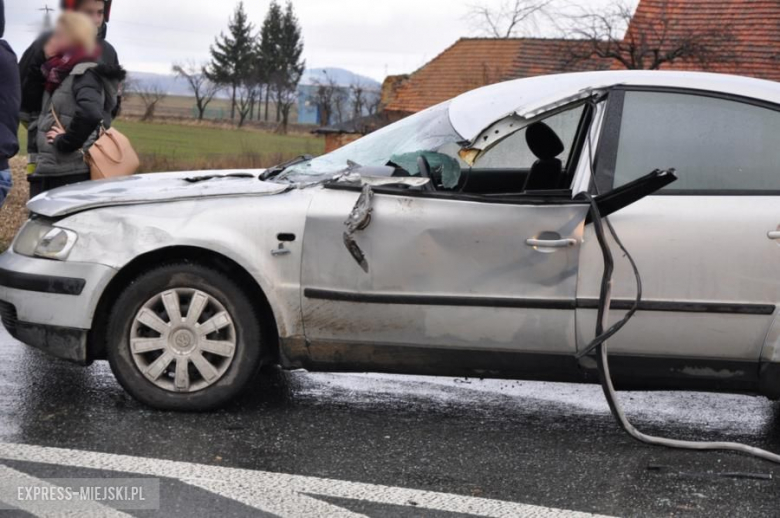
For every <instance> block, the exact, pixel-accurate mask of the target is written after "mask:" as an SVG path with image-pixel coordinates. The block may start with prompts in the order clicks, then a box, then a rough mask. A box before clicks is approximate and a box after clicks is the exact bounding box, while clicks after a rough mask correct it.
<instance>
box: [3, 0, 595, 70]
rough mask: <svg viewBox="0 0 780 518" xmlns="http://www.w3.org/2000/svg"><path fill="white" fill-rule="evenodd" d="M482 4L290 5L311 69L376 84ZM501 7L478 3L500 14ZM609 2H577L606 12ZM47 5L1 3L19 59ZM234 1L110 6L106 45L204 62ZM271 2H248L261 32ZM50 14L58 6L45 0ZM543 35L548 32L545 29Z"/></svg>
mask: <svg viewBox="0 0 780 518" xmlns="http://www.w3.org/2000/svg"><path fill="white" fill-rule="evenodd" d="M475 1H479V0H474V1H472V0H294V1H293V4H294V6H295V10H296V12H297V14H298V17H299V18H300V21H301V25H302V26H303V36H304V43H305V52H304V56H305V58H306V62H307V66H308V67H310V68H320V67H339V68H345V69H348V70H351V71H353V72H356V73H358V74H363V75H366V76H369V77H372V78H374V79H376V80H378V81H381V80H382V79H383V78H384V77H385V76H386V75H387V74H399V73H409V72H413V71H414V70H416V69H417V68H419V67H420V66H421V65H423V64H425V63H426V62H427V61H429V60H430V59H432V58H433V57H435V56H436V55H437V54H439V53H440V52H441V51H442V50H444V49H445V48H447V47H448V46H450V45H451V44H452V43H453V42H455V41H456V40H457V39H458V38H460V37H462V36H474V35H478V34H477V33H476V30H475V27H474V24H473V22H470V21H469V20H468V19H467V16H466V14H467V13H468V11H469V6H470V5H472V4H474V2H475ZM503 1H506V0H483V2H482V3H485V4H489V5H495V6H498V5H500V4H501V2H503ZM609 2H610V0H582V1H581V2H580V3H581V4H586V5H591V6H594V7H597V6H603V5H606V4H608V3H609ZM46 3H47V0H6V1H5V5H6V34H5V39H7V40H8V41H9V42H10V43H11V45H12V46H13V47H14V49H15V50H16V51H17V54H21V53H22V52H23V50H24V49H25V48H26V47H27V45H29V43H30V42H31V41H32V39H33V38H34V37H35V35H36V33H37V31H38V30H39V29H40V24H41V20H42V13H41V12H39V11H38V9H40V8H41V7H43V6H44V5H46ZM236 3H237V2H233V1H231V0H114V7H113V12H112V18H111V23H110V25H109V32H108V40H109V41H110V42H111V43H113V44H114V46H115V47H116V49H117V51H118V52H119V56H120V60H121V61H122V64H123V65H124V66H125V68H127V69H128V70H132V71H143V72H158V73H168V72H169V71H170V68H171V63H173V62H174V61H187V60H197V61H205V60H207V59H208V56H209V46H210V45H211V44H212V43H213V41H214V36H215V35H217V34H219V32H220V31H222V30H224V29H225V27H226V26H227V21H228V18H229V17H230V15H231V14H232V12H233V9H234V8H235V5H236ZM269 3H270V0H247V1H246V2H245V5H246V9H247V12H248V13H249V17H250V19H251V20H252V21H253V22H254V23H255V25H256V26H259V25H260V24H261V23H262V20H263V18H264V16H265V12H266V10H267V8H268V4H269ZM48 4H49V5H50V6H56V5H58V4H59V1H58V0H48ZM541 32H542V34H543V35H545V33H546V35H549V34H550V33H549V30H548V29H544V28H542V30H541Z"/></svg>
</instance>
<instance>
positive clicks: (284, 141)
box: [19, 120, 325, 171]
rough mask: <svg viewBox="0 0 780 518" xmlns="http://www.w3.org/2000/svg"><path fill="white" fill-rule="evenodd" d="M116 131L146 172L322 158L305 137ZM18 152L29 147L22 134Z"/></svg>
mask: <svg viewBox="0 0 780 518" xmlns="http://www.w3.org/2000/svg"><path fill="white" fill-rule="evenodd" d="M114 127H115V128H117V129H118V130H119V131H121V132H122V133H124V134H125V135H127V137H128V138H129V139H130V141H131V142H132V143H133V147H134V148H135V149H136V151H137V152H138V154H139V155H140V156H141V159H142V162H144V164H143V166H142V169H143V170H144V171H155V170H162V169H155V167H156V166H158V165H159V167H163V168H165V169H164V170H173V169H189V168H218V167H219V168H221V167H248V166H250V165H254V166H257V167H265V166H268V165H273V163H278V162H279V161H281V160H286V159H288V158H292V157H294V156H298V155H302V154H310V155H320V154H322V152H323V149H324V145H325V144H324V142H323V140H322V139H319V138H317V137H313V136H308V135H305V134H295V135H277V134H274V133H269V132H262V131H258V130H249V129H247V130H239V129H230V128H224V129H223V128H219V127H209V126H196V125H182V124H157V123H144V122H136V121H127V120H119V121H116V123H115V124H114ZM19 137H20V141H21V142H20V144H21V149H22V150H25V149H26V146H27V143H26V141H27V138H26V137H27V135H26V132H24V131H20V132H19Z"/></svg>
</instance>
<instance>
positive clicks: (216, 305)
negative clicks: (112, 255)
mask: <svg viewBox="0 0 780 518" xmlns="http://www.w3.org/2000/svg"><path fill="white" fill-rule="evenodd" d="M177 313H178V316H176V315H177ZM171 315H173V316H171ZM155 317H156V318H155ZM261 328H262V327H261V323H260V317H259V313H258V311H257V310H256V308H255V307H254V305H253V304H252V301H251V299H250V298H249V297H248V296H247V294H246V293H245V291H244V290H243V289H242V288H241V286H239V285H238V284H237V283H236V282H235V281H233V280H232V279H230V278H229V277H228V276H226V275H225V274H223V273H221V272H220V271H217V270H215V269H212V268H209V267H207V266H203V265H199V264H193V263H188V262H181V263H175V264H166V265H163V266H160V267H156V268H154V269H150V270H148V271H146V272H144V273H142V274H140V275H139V276H138V277H137V278H136V279H135V280H134V281H133V282H131V283H130V285H129V286H128V287H127V288H126V289H125V290H124V291H123V292H122V293H121V295H120V296H119V297H118V298H117V300H116V303H115V304H114V307H113V310H112V311H111V315H110V317H109V323H108V329H107V337H106V338H107V339H106V344H107V356H108V361H109V364H110V365H111V370H112V371H113V373H114V376H116V379H117V380H118V381H119V383H120V385H122V387H123V388H124V389H125V390H126V391H127V392H128V393H129V394H130V395H132V396H133V397H134V398H135V399H137V400H138V401H140V402H142V403H144V404H146V405H149V406H151V407H154V408H157V409H161V410H175V411H189V412H195V411H208V410H214V409H217V408H219V407H222V406H224V405H225V404H227V403H228V402H230V401H231V400H232V399H234V398H235V397H236V396H238V395H239V394H240V393H241V392H242V391H243V390H244V389H245V388H246V387H247V385H249V383H250V382H251V381H252V380H253V378H254V376H255V374H256V373H257V372H258V371H259V368H260V364H261V357H262V333H261ZM161 366H162V367H161Z"/></svg>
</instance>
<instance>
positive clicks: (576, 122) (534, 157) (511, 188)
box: [429, 105, 591, 196]
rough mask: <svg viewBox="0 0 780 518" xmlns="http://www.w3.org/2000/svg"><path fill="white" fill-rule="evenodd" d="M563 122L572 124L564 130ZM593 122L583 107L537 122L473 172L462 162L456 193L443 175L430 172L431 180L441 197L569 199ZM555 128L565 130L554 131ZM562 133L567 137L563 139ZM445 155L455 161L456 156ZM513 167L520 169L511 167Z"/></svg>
mask: <svg viewBox="0 0 780 518" xmlns="http://www.w3.org/2000/svg"><path fill="white" fill-rule="evenodd" d="M564 117H568V119H569V120H568V121H567V123H566V124H562V123H561V120H560V119H561V118H564ZM590 117H591V111H590V108H589V107H587V106H583V105H580V106H578V107H575V108H573V109H570V110H568V111H566V112H563V113H560V114H558V115H554V116H552V117H549V118H547V119H545V120H542V121H537V122H534V123H533V124H531V125H530V126H528V127H526V128H524V129H523V130H520V131H518V132H516V133H515V134H513V135H510V136H508V137H507V138H506V139H505V140H503V141H501V142H500V143H499V144H497V145H496V146H495V147H494V148H493V149H489V150H488V151H487V152H485V153H484V159H483V158H480V159H478V160H477V161H476V163H475V164H474V166H472V167H469V166H468V164H466V163H465V162H462V161H460V164H461V167H462V171H461V175H460V180H459V181H458V184H457V186H456V187H454V188H453V189H449V190H447V189H443V188H442V187H441V178H440V176H441V171H439V170H437V169H436V168H430V171H429V174H430V176H431V178H432V180H433V182H434V184H435V185H436V187H437V189H436V190H438V191H449V192H459V193H464V194H479V195H485V196H517V195H522V194H529V193H533V194H534V195H535V196H540V195H541V196H570V195H571V191H570V186H571V182H572V180H573V178H574V171H575V169H576V167H577V160H576V159H577V157H578V156H579V154H580V152H581V150H582V148H583V147H584V146H583V145H584V140H585V136H586V129H587V128H589V125H590ZM554 126H557V127H558V128H561V129H559V130H558V131H556V129H554V128H553V127H554ZM561 130H563V131H565V132H566V133H567V134H566V135H565V136H564V137H563V138H562V136H561V135H560V134H559V133H560V132H561ZM501 147H503V149H502V148H501ZM442 152H445V153H447V154H455V155H456V153H454V152H453V151H452V150H442ZM491 154H492V155H493V156H491ZM456 156H457V155H456ZM512 163H517V164H518V165H519V167H507V166H508V165H510V164H512Z"/></svg>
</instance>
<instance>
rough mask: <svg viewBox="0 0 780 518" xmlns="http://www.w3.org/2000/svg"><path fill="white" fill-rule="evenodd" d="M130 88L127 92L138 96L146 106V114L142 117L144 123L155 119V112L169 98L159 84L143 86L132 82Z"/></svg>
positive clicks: (137, 82)
mask: <svg viewBox="0 0 780 518" xmlns="http://www.w3.org/2000/svg"><path fill="white" fill-rule="evenodd" d="M128 88H129V89H128V90H127V92H128V93H130V94H131V95H134V96H137V97H138V98H139V99H141V102H142V103H143V104H144V114H143V116H142V117H141V120H142V121H150V120H152V119H154V112H155V110H156V109H157V105H158V104H160V102H161V101H163V100H164V99H165V98H166V97H168V93H167V92H166V91H165V90H164V89H163V88H162V87H161V86H160V85H159V84H157V83H149V84H143V83H141V82H139V81H135V80H131V81H130V82H129V85H128Z"/></svg>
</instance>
